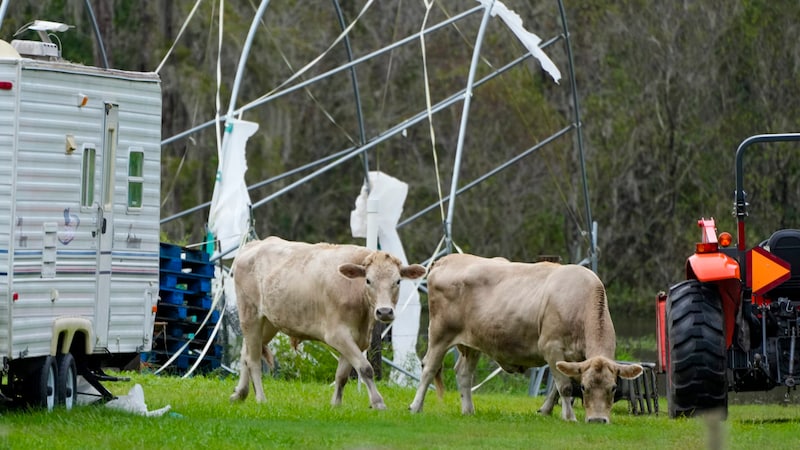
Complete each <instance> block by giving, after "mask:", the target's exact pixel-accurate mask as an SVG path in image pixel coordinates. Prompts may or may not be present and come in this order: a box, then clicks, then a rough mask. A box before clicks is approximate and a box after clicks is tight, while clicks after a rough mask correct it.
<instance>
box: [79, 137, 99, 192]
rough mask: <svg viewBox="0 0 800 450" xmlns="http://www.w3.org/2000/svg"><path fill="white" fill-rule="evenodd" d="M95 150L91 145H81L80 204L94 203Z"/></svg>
mask: <svg viewBox="0 0 800 450" xmlns="http://www.w3.org/2000/svg"><path fill="white" fill-rule="evenodd" d="M96 160H97V150H95V148H94V147H93V146H90V145H84V146H83V162H82V165H81V206H87V207H88V206H92V204H94V173H95V163H96Z"/></svg>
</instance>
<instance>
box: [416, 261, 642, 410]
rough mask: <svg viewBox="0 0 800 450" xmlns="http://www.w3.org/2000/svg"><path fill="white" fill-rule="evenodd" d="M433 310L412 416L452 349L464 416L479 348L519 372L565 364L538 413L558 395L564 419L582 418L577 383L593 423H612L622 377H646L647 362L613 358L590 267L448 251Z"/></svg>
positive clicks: (434, 287)
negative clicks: (575, 408) (574, 403)
mask: <svg viewBox="0 0 800 450" xmlns="http://www.w3.org/2000/svg"><path fill="white" fill-rule="evenodd" d="M428 305H429V307H430V324H429V329H428V338H429V341H428V351H427V353H426V355H425V358H424V360H423V370H422V378H421V381H420V384H419V388H418V389H417V393H416V396H415V397H414V401H413V403H411V406H410V409H411V411H412V412H419V411H421V410H422V405H423V403H424V401H425V394H426V392H427V389H428V385H429V384H430V383H431V381H433V380H434V377H436V378H438V376H437V373H438V372H439V371H440V369H441V366H442V359H443V358H444V356H445V353H446V352H447V351H448V349H449V348H451V347H452V346H454V345H455V346H457V348H458V351H459V354H460V355H459V359H458V362H457V363H456V380H457V381H458V385H459V392H460V393H461V412H462V413H463V414H472V413H473V412H474V406H473V404H472V390H471V387H472V383H473V372H474V371H475V367H476V365H477V363H478V358H479V357H480V352H483V353H486V354H487V355H488V356H489V357H491V358H492V359H494V360H495V361H497V363H498V364H499V365H500V366H501V367H502V368H503V369H505V370H506V371H508V372H512V373H513V372H520V373H521V372H524V371H525V370H526V369H528V368H529V367H537V366H543V365H544V364H549V365H550V367H551V368H557V369H558V370H553V371H552V374H553V378H554V380H555V383H556V386H557V390H558V392H556V389H553V390H552V394H551V395H548V397H547V399H546V400H545V403H544V404H543V405H542V407H541V409H540V410H539V411H540V412H541V413H544V414H550V413H551V412H552V410H553V405H554V403H555V401H556V400H557V395H558V393H560V395H561V398H562V403H561V404H562V409H561V416H562V418H563V419H565V420H576V418H575V412H574V411H573V409H572V400H573V398H572V397H573V396H572V382H571V381H570V378H573V379H575V380H576V381H577V382H579V383H580V385H581V389H582V390H583V404H584V407H585V409H586V421H587V422H604V423H608V422H609V413H610V411H611V405H612V402H613V398H614V391H615V389H616V380H617V376H620V377H622V378H635V377H637V376H639V375H640V374H641V373H642V367H641V366H639V365H635V364H625V365H622V364H619V363H617V362H615V361H614V360H613V358H614V352H615V348H616V336H615V334H614V325H613V324H612V323H611V316H610V315H609V313H608V305H607V304H606V293H605V288H604V287H603V283H602V282H601V281H600V279H599V278H598V277H597V275H595V274H594V272H592V271H591V270H589V269H587V268H585V267H582V266H578V265H560V264H554V263H549V262H541V263H533V264H529V263H518V262H509V261H508V260H506V259H503V258H492V259H488V258H482V257H479V256H474V255H467V254H452V255H448V256H445V257H444V258H442V259H440V260H438V261H436V262H435V263H434V265H433V268H431V270H430V273H429V274H428ZM437 387H440V386H439V383H438V382H437Z"/></svg>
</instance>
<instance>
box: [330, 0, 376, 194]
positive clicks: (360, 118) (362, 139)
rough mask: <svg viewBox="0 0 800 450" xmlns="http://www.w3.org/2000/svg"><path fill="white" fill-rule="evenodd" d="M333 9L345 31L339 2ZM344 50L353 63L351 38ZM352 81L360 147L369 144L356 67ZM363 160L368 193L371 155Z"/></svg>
mask: <svg viewBox="0 0 800 450" xmlns="http://www.w3.org/2000/svg"><path fill="white" fill-rule="evenodd" d="M333 7H334V8H335V9H336V17H337V18H338V19H339V27H340V28H341V29H342V31H344V30H345V29H347V26H346V24H345V22H344V15H343V14H342V8H341V6H340V5H339V1H338V0H333ZM344 50H345V52H346V53H347V61H349V62H353V49H352V48H351V47H350V36H349V35H345V37H344ZM350 80H351V81H352V84H353V97H354V98H355V102H356V117H357V119H358V136H359V141H358V143H359V145H364V143H365V142H367V137H366V132H365V131H364V115H363V113H362V111H361V94H359V92H358V77H357V76H356V67H355V66H352V67H350ZM361 160H362V162H363V163H364V184H365V185H366V186H367V193H369V191H370V185H369V155H368V154H367V152H364V153H363V154H362V155H361Z"/></svg>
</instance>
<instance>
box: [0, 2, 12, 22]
mask: <svg viewBox="0 0 800 450" xmlns="http://www.w3.org/2000/svg"><path fill="white" fill-rule="evenodd" d="M10 3H11V0H3V1H2V2H0V28H3V19H5V18H6V10H7V9H8V5H9V4H10Z"/></svg>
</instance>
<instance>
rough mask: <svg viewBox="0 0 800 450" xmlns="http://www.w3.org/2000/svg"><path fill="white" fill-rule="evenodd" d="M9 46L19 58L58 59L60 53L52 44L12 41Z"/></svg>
mask: <svg viewBox="0 0 800 450" xmlns="http://www.w3.org/2000/svg"><path fill="white" fill-rule="evenodd" d="M11 46H12V47H14V49H15V50H16V51H17V53H19V54H20V56H27V57H30V58H34V59H50V60H53V59H59V58H61V52H60V51H59V50H58V46H57V45H56V44H53V43H52V42H39V41H20V40H19V39H14V40H13V41H11Z"/></svg>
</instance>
